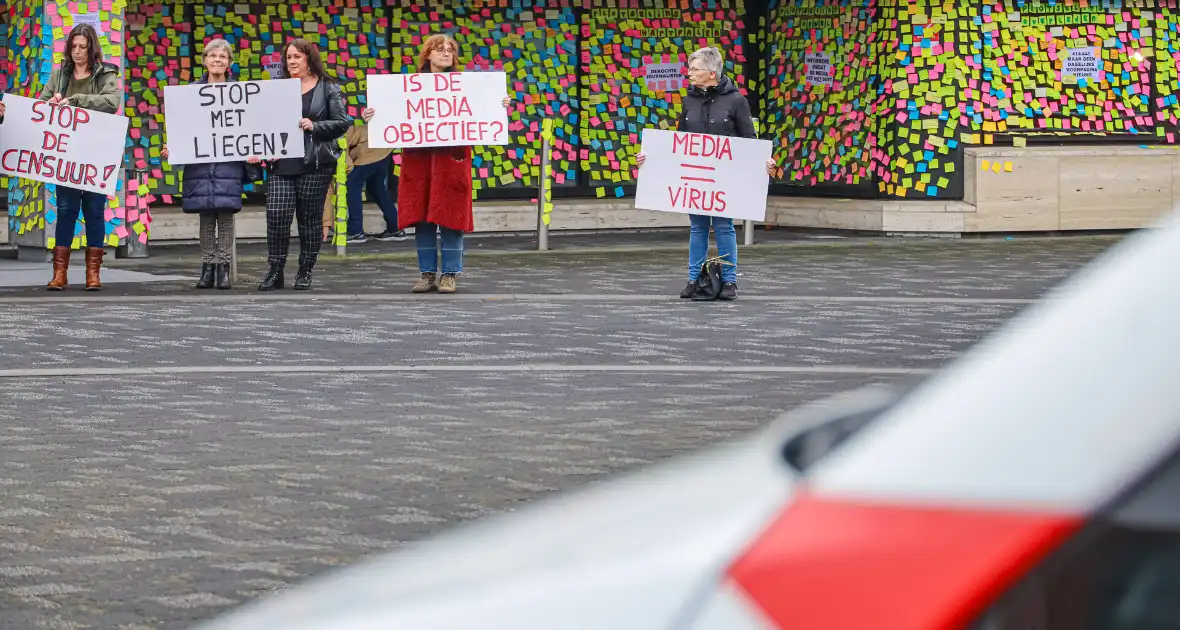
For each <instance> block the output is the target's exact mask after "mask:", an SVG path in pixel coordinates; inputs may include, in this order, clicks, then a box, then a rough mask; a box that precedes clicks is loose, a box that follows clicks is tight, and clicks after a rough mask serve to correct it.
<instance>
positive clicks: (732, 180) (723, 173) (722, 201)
mask: <svg viewBox="0 0 1180 630" xmlns="http://www.w3.org/2000/svg"><path fill="white" fill-rule="evenodd" d="M771 150H772V143H771V142H770V141H769V140H753V139H750V138H731V137H728V136H712V135H708V134H703V133H687V132H683V131H665V130H662V129H644V130H643V149H642V151H643V153H644V154H645V155H646V156H647V159H646V161H645V162H644V163H643V166H642V167H640V169H639V181H638V186H637V187H636V190H635V207H636V208H640V209H642V210H658V211H660V212H680V213H685V214H700V215H707V216H714V217H729V218H731V219H743V220H750V221H762V220H764V219H765V218H766V189H767V186H768V185H769V184H770V176H769V175H767V174H766V160H768V159H770V153H771Z"/></svg>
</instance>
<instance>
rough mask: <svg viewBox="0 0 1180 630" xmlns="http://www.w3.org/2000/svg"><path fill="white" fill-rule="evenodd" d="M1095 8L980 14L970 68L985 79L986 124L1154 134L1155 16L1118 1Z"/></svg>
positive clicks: (1019, 8)
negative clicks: (1153, 60) (1152, 69)
mask: <svg viewBox="0 0 1180 630" xmlns="http://www.w3.org/2000/svg"><path fill="white" fill-rule="evenodd" d="M1091 4H1092V5H1093V6H1086V7H1082V6H1078V5H1074V6H1066V7H1065V10H1064V11H1063V10H1062V5H1061V3H1056V2H1054V3H1048V2H1023V1H1019V0H1017V1H1013V0H1007V1H1005V2H1001V3H997V4H995V5H994V6H984V7H983V8H982V9H981V10H980V15H979V18H980V19H979V22H980V24H979V28H980V31H979V33H978V36H977V39H976V42H977V44H976V46H975V48H976V50H975V51H973V52H974V53H975V54H973V55H971V56H970V57H968V60H969V63H971V64H972V65H973V66H976V68H977V70H978V72H979V74H980V82H981V83H980V86H979V92H980V99H981V100H982V101H983V106H982V108H981V109H982V112H983V121H984V122H985V123H989V122H990V123H993V124H995V125H996V126H997V130H998V131H1003V129H1002V128H1004V127H1006V128H1007V129H1011V130H1020V131H1036V132H1045V131H1050V132H1051V131H1059V130H1060V131H1081V132H1094V133H1132V134H1137V133H1145V132H1149V131H1150V129H1151V127H1152V124H1153V123H1152V119H1151V116H1152V114H1151V111H1150V107H1151V89H1152V86H1151V81H1152V79H1151V73H1150V67H1151V61H1152V58H1153V57H1154V52H1155V44H1154V37H1153V31H1154V29H1153V26H1154V21H1155V20H1154V16H1153V14H1152V12H1151V11H1148V14H1149V15H1152V16H1153V17H1152V18H1150V19H1148V18H1145V17H1144V16H1143V15H1142V12H1141V10H1140V9H1138V8H1134V9H1132V8H1125V7H1124V6H1123V3H1122V2H1121V1H1117V0H1116V1H1115V2H1104V3H1101V4H1099V3H1091ZM980 53H982V54H980ZM981 58H982V59H981ZM980 60H981V61H982V63H979V64H977V62H978V61H980Z"/></svg>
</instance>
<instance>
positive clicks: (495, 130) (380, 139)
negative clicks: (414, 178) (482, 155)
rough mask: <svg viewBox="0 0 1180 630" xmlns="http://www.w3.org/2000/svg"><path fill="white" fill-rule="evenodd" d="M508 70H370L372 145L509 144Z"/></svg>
mask: <svg viewBox="0 0 1180 630" xmlns="http://www.w3.org/2000/svg"><path fill="white" fill-rule="evenodd" d="M507 96H508V79H507V76H506V75H505V74H504V73H503V72H438V73H422V74H370V75H369V76H368V91H367V98H368V103H369V107H372V108H373V109H374V114H373V120H372V122H370V123H369V146H371V147H373V148H407V147H460V146H483V145H496V144H498V145H504V144H508V110H506V109H504V105H503V101H504V98H505V97H507Z"/></svg>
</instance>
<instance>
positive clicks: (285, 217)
mask: <svg viewBox="0 0 1180 630" xmlns="http://www.w3.org/2000/svg"><path fill="white" fill-rule="evenodd" d="M335 176H336V172H335V171H334V170H326V169H325V170H319V171H311V172H307V173H303V174H301V175H294V176H290V175H272V176H271V177H270V179H269V180H267V190H266V250H267V261H268V262H270V264H271V265H272V266H276V267H282V266H284V265H286V264H287V250H288V249H290V246H291V219H295V220H296V224H297V226H298V228H299V267H300V268H301V269H311V268H312V267H314V266H315V262H316V259H317V258H319V255H320V243H321V242H322V239H323V214H324V200H325V199H327V197H328V187H329V185H330V184H331V183H332V178H333V177H335Z"/></svg>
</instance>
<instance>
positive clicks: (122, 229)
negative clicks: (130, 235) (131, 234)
mask: <svg viewBox="0 0 1180 630" xmlns="http://www.w3.org/2000/svg"><path fill="white" fill-rule="evenodd" d="M115 236H118V237H119V238H127V226H125V225H120V226H118V227H116V228H115Z"/></svg>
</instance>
